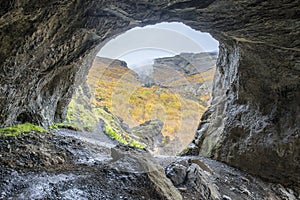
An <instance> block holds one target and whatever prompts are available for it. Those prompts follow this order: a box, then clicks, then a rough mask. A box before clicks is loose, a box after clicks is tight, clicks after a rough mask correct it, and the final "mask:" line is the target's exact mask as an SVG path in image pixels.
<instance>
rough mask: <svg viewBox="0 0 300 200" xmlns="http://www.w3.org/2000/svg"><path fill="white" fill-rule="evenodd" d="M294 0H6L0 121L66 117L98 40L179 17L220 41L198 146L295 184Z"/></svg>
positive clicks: (297, 84)
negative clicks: (209, 98) (214, 74)
mask: <svg viewBox="0 0 300 200" xmlns="http://www.w3.org/2000/svg"><path fill="white" fill-rule="evenodd" d="M298 8H299V1H297V0H294V1H293V0H283V1H280V2H279V1H261V0H249V1H240V0H228V1H221V0H205V1H195V0H190V1H188V0H174V1H170V0H163V1H156V0H155V1H146V0H140V1H131V0H130V1H128V0H126V1H125V0H120V1H100V0H86V1H82V0H68V1H57V0H49V1H27V0H20V1H13V0H10V1H4V2H2V3H1V6H0V27H1V28H0V41H1V49H0V66H1V68H0V77H1V78H0V124H1V126H8V125H11V124H14V123H16V122H24V121H30V122H35V123H39V124H43V125H48V124H51V123H52V122H53V121H54V119H56V120H60V119H62V118H63V117H64V113H65V111H66V107H67V104H68V103H69V101H70V98H71V96H72V94H73V91H74V88H75V87H76V86H77V85H78V84H79V83H80V82H82V81H84V79H85V76H86V74H87V72H88V70H89V67H90V66H91V62H92V59H93V58H94V57H95V54H96V52H97V51H98V50H99V49H100V47H101V45H103V44H104V43H103V42H104V41H105V40H107V39H109V38H111V37H112V36H114V35H116V34H119V33H121V32H124V31H125V30H128V29H129V28H131V27H134V26H138V25H147V24H153V23H157V22H162V21H180V22H183V23H185V24H187V25H189V26H191V27H193V28H195V29H197V30H201V31H207V32H209V33H211V34H212V35H213V36H214V37H215V38H216V39H218V40H219V42H220V55H219V59H218V62H217V72H216V76H215V81H214V88H213V99H212V105H211V107H210V108H209V110H208V111H207V112H206V114H205V115H204V117H203V119H202V122H201V124H200V126H199V131H198V133H197V135H196V137H195V140H194V141H193V144H194V147H195V148H194V151H193V152H196V153H200V154H202V155H206V156H211V157H214V158H216V159H218V160H222V161H225V162H227V163H229V164H231V165H234V166H236V167H239V168H242V169H245V170H248V171H250V172H252V173H253V174H257V175H260V176H262V177H264V178H268V179H269V180H272V181H277V182H281V183H285V184H291V185H294V186H299V185H300V184H299V177H300V175H299V170H298V166H299V160H300V159H299V155H300V153H299V152H300V149H299V148H300V145H299V143H300V139H299V126H300V125H299V121H300V114H299V113H300V106H299V102H300V65H299V57H300V53H299V52H300V49H299V45H300V40H299V29H300V23H299V17H298V16H299V9H298Z"/></svg>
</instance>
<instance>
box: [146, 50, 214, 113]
mask: <svg viewBox="0 0 300 200" xmlns="http://www.w3.org/2000/svg"><path fill="white" fill-rule="evenodd" d="M217 56H218V52H202V53H181V54H180V55H176V56H173V57H166V58H157V59H155V61H154V64H153V66H152V68H153V72H152V73H151V74H149V76H147V77H149V78H148V79H146V81H149V80H150V85H159V86H161V87H165V88H170V89H171V91H172V92H174V93H178V94H180V95H181V96H182V97H184V98H186V99H191V100H193V101H196V102H199V103H200V104H201V105H203V106H204V107H207V106H208V101H209V98H210V96H211V90H212V81H213V77H214V73H215V67H216V61H217Z"/></svg>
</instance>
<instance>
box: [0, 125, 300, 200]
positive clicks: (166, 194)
mask: <svg viewBox="0 0 300 200" xmlns="http://www.w3.org/2000/svg"><path fill="white" fill-rule="evenodd" d="M0 153H1V154H0V199H232V200H233V199H253V200H254V199H274V200H276V199H278V200H279V199H289V200H293V199H299V196H297V194H296V193H295V192H294V191H292V190H290V189H288V188H284V187H283V186H281V185H279V184H273V183H267V182H264V181H262V180H260V179H259V178H255V177H253V176H251V175H249V174H247V173H245V172H242V171H240V170H238V169H235V168H232V167H230V166H227V165H226V164H224V163H220V162H217V161H215V160H212V159H209V158H203V157H179V156H155V157H154V156H152V155H151V154H150V153H149V152H148V151H147V150H142V149H133V148H130V147H127V146H122V145H119V144H118V143H117V142H116V141H113V140H111V139H110V138H108V137H107V136H106V135H105V134H103V133H99V134H92V133H86V132H77V131H71V130H67V129H61V130H53V131H52V132H51V133H37V132H31V133H29V134H23V135H21V136H19V137H14V138H11V137H9V138H8V137H6V138H4V137H2V138H1V139H0ZM191 160H192V161H193V162H192V163H191ZM195 160H198V161H200V162H199V163H200V164H199V163H198V164H197V162H198V161H197V162H196V161H195ZM201 163H202V164H201ZM178 169H179V170H178ZM165 172H166V174H167V176H168V178H167V176H166V175H165ZM182 177H183V178H182ZM169 178H170V179H169ZM170 180H172V182H173V184H172V182H171V181H170ZM180 180H181V181H180ZM174 185H175V186H174Z"/></svg>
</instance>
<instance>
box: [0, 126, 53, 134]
mask: <svg viewBox="0 0 300 200" xmlns="http://www.w3.org/2000/svg"><path fill="white" fill-rule="evenodd" d="M32 131H37V132H44V133H47V132H48V131H47V130H45V129H43V128H42V127H40V126H36V125H34V124H30V123H24V124H18V125H15V126H10V127H5V128H1V129H0V135H1V136H4V137H13V136H18V135H19V134H21V133H29V132H32Z"/></svg>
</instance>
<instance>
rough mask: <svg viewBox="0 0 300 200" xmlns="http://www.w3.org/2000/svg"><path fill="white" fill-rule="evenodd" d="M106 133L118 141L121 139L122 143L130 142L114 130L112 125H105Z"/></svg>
mask: <svg viewBox="0 0 300 200" xmlns="http://www.w3.org/2000/svg"><path fill="white" fill-rule="evenodd" d="M105 133H106V134H107V135H108V136H109V137H111V138H113V139H115V140H117V141H119V142H120V143H122V144H126V145H127V144H128V142H127V141H126V140H125V139H123V137H122V136H121V135H119V134H118V133H117V132H116V131H114V130H113V129H112V128H111V127H110V126H108V125H106V126H105Z"/></svg>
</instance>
